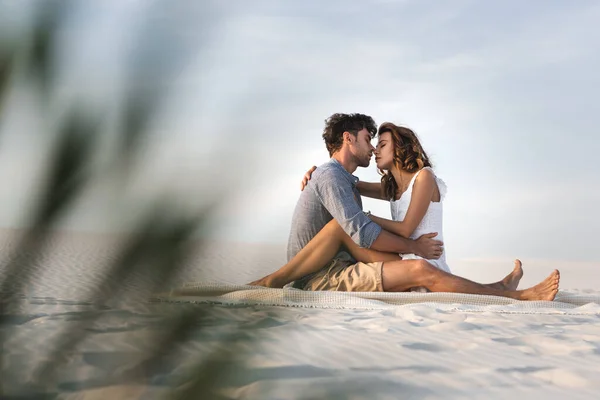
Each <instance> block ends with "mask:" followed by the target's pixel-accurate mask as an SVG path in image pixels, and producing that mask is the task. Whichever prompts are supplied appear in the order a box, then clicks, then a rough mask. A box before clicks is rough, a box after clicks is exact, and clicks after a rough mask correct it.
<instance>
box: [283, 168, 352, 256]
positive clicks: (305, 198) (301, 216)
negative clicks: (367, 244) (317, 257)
mask: <svg viewBox="0 0 600 400" xmlns="http://www.w3.org/2000/svg"><path fill="white" fill-rule="evenodd" d="M357 181H358V178H356V177H355V176H353V175H351V174H350V173H349V172H347V171H346V170H344V168H343V167H342V166H341V165H340V164H339V163H338V162H337V161H336V160H335V159H331V160H330V161H328V162H326V163H325V164H323V165H321V166H320V167H319V168H317V169H316V170H315V172H314V173H313V174H312V176H311V180H310V182H309V183H308V185H307V186H306V188H305V189H304V191H303V192H302V193H301V194H300V198H299V199H298V203H296V208H295V210H294V215H293V217H292V227H291V229H290V236H289V238H288V248H287V258H288V261H289V260H290V259H292V258H293V257H294V256H295V255H296V254H297V253H298V252H299V251H300V250H302V248H303V247H304V246H306V245H307V244H308V242H310V241H311V239H312V238H313V237H315V236H316V234H317V233H319V231H320V230H321V229H323V227H324V226H325V225H327V223H328V222H329V221H331V220H332V219H333V216H332V214H331V212H330V211H329V210H328V207H329V208H331V207H332V200H340V199H332V198H331V197H332V196H334V195H335V193H332V191H331V190H328V189H331V188H335V189H341V191H342V192H348V193H353V196H352V197H353V199H352V200H350V201H353V202H354V203H355V204H353V206H354V207H353V208H355V209H357V210H361V209H362V202H361V199H360V193H359V192H358V190H357V189H356V182H357ZM341 200H342V201H344V200H345V199H341ZM345 201H346V203H347V202H348V200H345ZM338 222H340V223H342V222H341V221H338Z"/></svg>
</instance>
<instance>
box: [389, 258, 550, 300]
mask: <svg viewBox="0 0 600 400" xmlns="http://www.w3.org/2000/svg"><path fill="white" fill-rule="evenodd" d="M382 275H383V277H382V278H383V289H384V291H386V292H403V291H406V290H408V289H410V288H411V287H416V286H423V287H426V288H427V289H429V290H430V291H432V292H450V293H466V294H480V295H490V296H502V297H510V298H513V299H517V300H548V301H549V300H553V299H554V296H556V293H557V292H558V284H559V281H560V274H559V272H558V270H554V271H553V272H552V273H551V274H550V276H548V277H547V278H546V279H545V280H543V281H542V282H540V283H539V284H537V285H536V286H533V287H531V288H529V289H525V290H506V289H498V288H494V287H490V286H488V285H482V284H479V283H476V282H473V281H470V280H468V279H464V278H461V277H459V276H456V275H452V274H449V273H447V272H444V271H441V270H439V269H437V268H435V267H434V266H432V265H431V264H429V263H428V262H427V261H425V260H403V261H390V262H385V263H384V264H383V272H382Z"/></svg>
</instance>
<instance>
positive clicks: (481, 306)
mask: <svg viewBox="0 0 600 400" xmlns="http://www.w3.org/2000/svg"><path fill="white" fill-rule="evenodd" d="M156 298H157V299H158V300H162V301H175V302H194V303H213V304H224V305H264V306H285V307H310V308H337V309H366V310H369V309H386V308H393V307H399V306H407V305H410V304H415V303H419V304H429V305H434V306H435V307H436V308H441V309H443V310H448V311H463V312H502V313H536V314H537V313H552V314H562V313H564V314H600V294H599V293H598V292H592V293H584V292H579V293H578V292H564V291H561V292H559V293H558V295H557V297H556V299H555V300H554V301H519V300H513V299H509V298H505V297H497V296H480V295H472V294H458V293H380V292H328V291H322V292H309V291H303V290H297V289H287V288H286V289H268V288H261V287H255V286H247V285H223V284H218V283H202V282H200V283H187V284H185V285H183V287H181V288H178V289H174V290H172V291H171V292H170V293H166V294H161V295H158V296H156Z"/></svg>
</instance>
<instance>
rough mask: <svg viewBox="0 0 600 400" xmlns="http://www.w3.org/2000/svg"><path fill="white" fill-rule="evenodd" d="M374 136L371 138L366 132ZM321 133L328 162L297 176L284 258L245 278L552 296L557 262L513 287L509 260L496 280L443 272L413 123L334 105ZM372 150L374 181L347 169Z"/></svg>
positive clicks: (264, 282) (438, 207) (432, 192)
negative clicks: (365, 207)
mask: <svg viewBox="0 0 600 400" xmlns="http://www.w3.org/2000/svg"><path fill="white" fill-rule="evenodd" d="M375 136H377V137H378V143H377V147H376V148H374V147H373V146H372V145H371V140H372V139H373V138H374V137H375ZM323 139H324V140H325V144H326V145H327V150H328V151H329V154H330V156H331V159H330V160H329V162H327V163H325V164H323V165H322V166H320V167H319V168H316V169H314V168H313V169H311V170H310V171H309V172H308V173H307V175H306V176H305V178H304V181H303V188H304V190H303V192H302V194H301V195H300V198H299V200H298V203H297V205H296V209H295V211H294V216H293V220H292V228H291V232H290V236H289V241H288V263H287V264H286V265H284V266H283V267H281V268H280V269H279V270H278V271H276V272H274V273H272V274H270V275H268V276H266V277H264V278H262V279H259V280H257V281H254V282H252V283H251V284H252V285H260V286H267V287H275V288H281V287H283V286H285V285H287V284H288V283H292V282H293V286H294V287H296V288H300V289H304V290H338V291H361V292H372V291H385V292H403V291H408V290H429V291H432V292H454V293H469V294H481V295H493V296H504V297H510V298H513V299H517V300H553V299H554V297H555V295H556V293H557V292H558V284H559V279H560V276H559V272H558V271H556V270H555V271H553V272H552V273H551V274H550V276H548V277H547V278H546V279H545V280H544V281H542V282H541V283H539V284H537V285H536V286H534V287H531V288H528V289H525V290H517V286H518V284H519V281H520V279H521V277H522V276H523V270H522V268H521V262H520V261H518V260H517V261H515V267H514V269H513V271H512V272H511V273H510V274H508V275H507V276H506V277H505V278H504V279H503V280H501V281H499V282H496V283H491V284H479V283H476V282H473V281H470V280H467V279H464V278H461V277H459V276H456V275H452V274H451V273H450V269H449V268H448V265H447V264H446V259H445V252H444V247H443V243H442V241H441V240H442V202H443V200H444V195H445V193H446V185H445V184H444V182H443V181H442V180H441V179H439V178H438V177H437V176H436V175H435V173H434V171H433V170H432V168H431V164H430V162H429V159H428V157H427V154H426V153H425V151H424V150H423V148H422V147H421V144H420V142H419V140H418V139H417V136H416V135H415V133H414V132H412V131H411V130H410V129H407V128H405V127H400V126H396V125H394V124H392V123H384V124H382V125H381V126H380V127H379V130H377V127H376V125H375V122H374V121H373V119H372V118H371V117H369V116H367V115H363V114H349V115H348V114H334V115H332V116H331V117H330V118H328V119H327V120H326V124H325V129H324V130H323ZM373 153H374V154H375V162H376V164H377V168H378V169H379V170H380V172H381V173H382V175H383V177H382V179H381V183H366V182H360V181H359V180H358V178H357V177H355V176H353V175H352V173H353V172H354V171H355V170H356V168H357V167H368V166H369V163H370V160H371V157H372V155H373ZM361 196H367V197H372V198H376V199H381V200H386V201H389V202H390V204H391V211H392V219H393V220H388V219H384V218H380V217H376V216H374V215H371V214H370V213H369V212H363V211H362V201H361Z"/></svg>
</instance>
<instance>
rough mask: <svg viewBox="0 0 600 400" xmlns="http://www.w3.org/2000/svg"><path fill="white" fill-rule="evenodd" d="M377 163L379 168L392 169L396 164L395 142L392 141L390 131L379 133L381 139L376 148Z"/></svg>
mask: <svg viewBox="0 0 600 400" xmlns="http://www.w3.org/2000/svg"><path fill="white" fill-rule="evenodd" d="M375 163H376V164H377V168H379V169H382V170H390V169H392V166H393V165H394V142H392V134H391V133H390V132H384V133H382V134H381V135H379V141H378V142H377V147H376V148H375Z"/></svg>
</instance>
